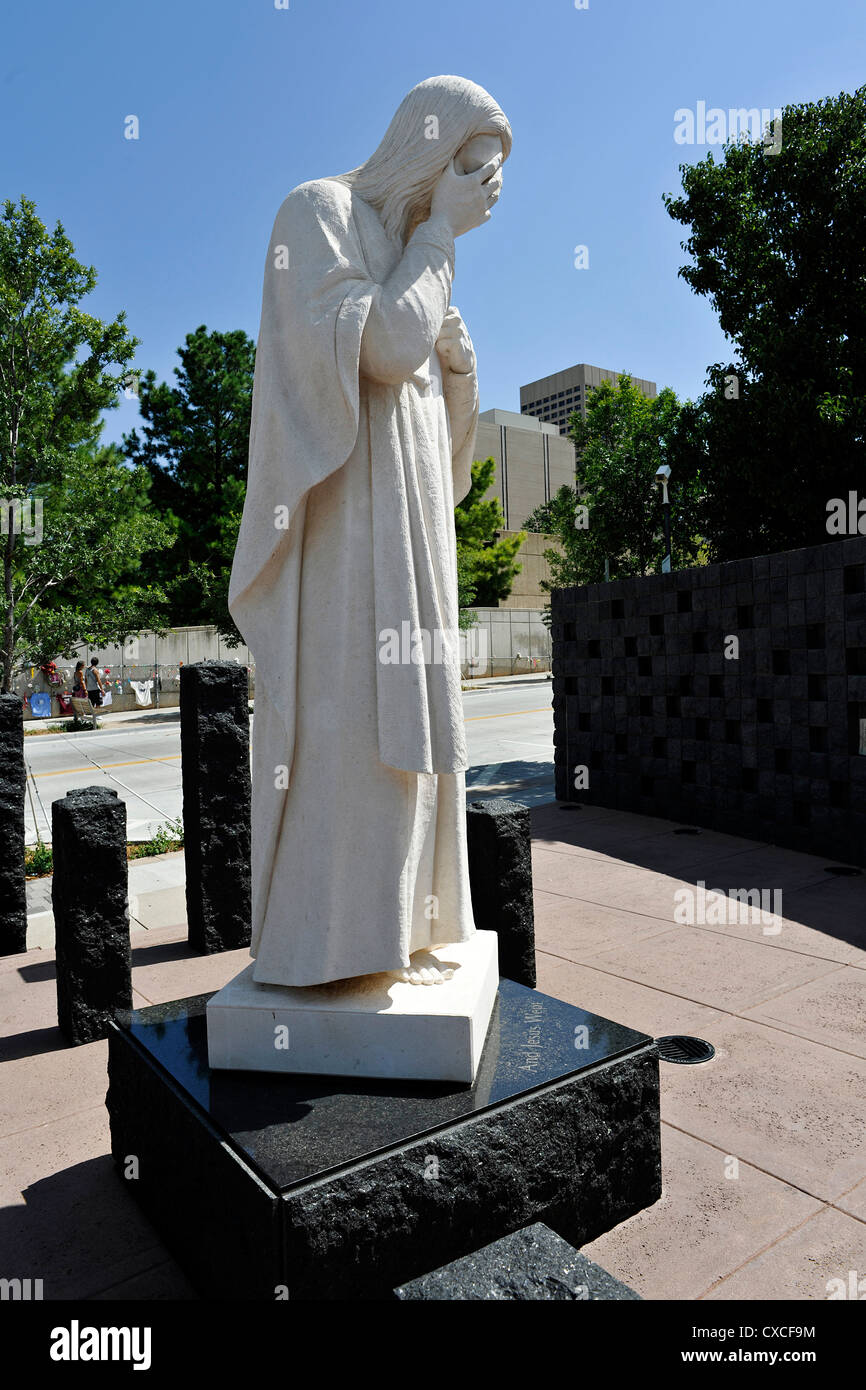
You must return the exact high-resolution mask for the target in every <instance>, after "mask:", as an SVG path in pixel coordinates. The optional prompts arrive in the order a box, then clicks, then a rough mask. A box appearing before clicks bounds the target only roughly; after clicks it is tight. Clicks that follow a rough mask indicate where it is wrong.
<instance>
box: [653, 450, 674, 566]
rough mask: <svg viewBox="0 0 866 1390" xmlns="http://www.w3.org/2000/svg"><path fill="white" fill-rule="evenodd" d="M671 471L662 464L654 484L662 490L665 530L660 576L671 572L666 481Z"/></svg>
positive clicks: (669, 501) (669, 513) (668, 498)
mask: <svg viewBox="0 0 866 1390" xmlns="http://www.w3.org/2000/svg"><path fill="white" fill-rule="evenodd" d="M670 476H671V470H670V468H669V467H668V465H667V464H666V463H663V464H662V465H661V466H660V467H659V468H658V470H657V471H656V482H657V483H660V484H661V489H662V517H663V519H664V528H665V553H664V557H663V559H662V574H670V572H671V499H670V497H669V496H668V479H669V478H670Z"/></svg>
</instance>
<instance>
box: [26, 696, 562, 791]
mask: <svg viewBox="0 0 866 1390" xmlns="http://www.w3.org/2000/svg"><path fill="white" fill-rule="evenodd" d="M549 709H550V706H549V705H545V707H544V708H543V709H512V710H506V711H505V712H504V713H503V714H473V715H472V717H471V718H470V719H467V720H465V721H464V722H465V723H466V724H477V723H478V722H479V720H481V719H515V718H516V717H517V715H519V714H546V713H547V711H548V710H549ZM179 757H180V753H171V754H169V755H168V756H167V757H164V758H133V759H132V760H131V761H130V762H127V763H99V764H98V766H97V767H94V765H93V763H90V764H88V766H87V767H61V768H60V769H59V770H58V771H57V772H35V773H34V774H33V775H34V777H66V776H68V775H70V774H71V773H73V772H91V771H100V770H101V769H102V768H106V767H141V766H143V764H144V763H170V762H174V760H175V759H176V758H179Z"/></svg>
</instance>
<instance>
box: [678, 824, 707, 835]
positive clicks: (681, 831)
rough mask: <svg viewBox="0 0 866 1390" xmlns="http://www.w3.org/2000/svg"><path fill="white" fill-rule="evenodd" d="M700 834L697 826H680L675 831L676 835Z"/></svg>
mask: <svg viewBox="0 0 866 1390" xmlns="http://www.w3.org/2000/svg"><path fill="white" fill-rule="evenodd" d="M700 833H701V832H700V830H698V827H697V826H696V825H680V826H678V827H677V829H676V830H675V831H674V834H675V835H700Z"/></svg>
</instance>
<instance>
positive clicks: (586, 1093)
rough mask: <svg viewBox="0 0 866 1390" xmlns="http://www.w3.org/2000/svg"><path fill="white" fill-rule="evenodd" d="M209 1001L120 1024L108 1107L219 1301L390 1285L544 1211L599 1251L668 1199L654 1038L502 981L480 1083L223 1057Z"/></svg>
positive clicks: (118, 1142)
mask: <svg viewBox="0 0 866 1390" xmlns="http://www.w3.org/2000/svg"><path fill="white" fill-rule="evenodd" d="M207 998H208V996H207V995H201V996H198V997H196V998H194V999H182V1000H176V1001H174V1002H172V1003H170V1004H165V1005H158V1006H155V1007H153V1008H148V1009H142V1010H140V1011H135V1012H131V1013H130V1014H128V1015H126V1016H124V1017H122V1018H121V1019H120V1020H119V1021H117V1022H115V1023H113V1024H112V1025H111V1029H110V1034H109V1063H108V1069H109V1091H108V1097H107V1102H106V1103H107V1105H108V1110H109V1114H110V1119H111V1146H112V1154H113V1157H114V1160H115V1164H116V1165H117V1169H118V1172H119V1174H120V1177H121V1180H122V1181H125V1182H126V1183H127V1184H128V1187H129V1190H130V1193H131V1195H133V1196H134V1197H136V1198H137V1200H138V1201H139V1202H140V1204H141V1206H142V1207H143V1209H144V1210H145V1212H146V1213H147V1214H148V1216H149V1217H150V1219H151V1220H152V1221H153V1224H154V1226H155V1227H156V1229H157V1231H158V1232H159V1234H160V1236H161V1238H162V1240H163V1241H164V1242H165V1244H166V1245H167V1246H168V1248H169V1249H170V1250H171V1251H172V1253H173V1254H174V1256H175V1257H176V1259H177V1260H178V1262H179V1263H180V1264H181V1265H182V1267H183V1269H184V1270H185V1271H186V1273H187V1275H188V1276H189V1278H190V1279H191V1281H192V1282H193V1284H194V1285H195V1286H196V1288H197V1289H198V1290H199V1292H200V1293H201V1294H202V1296H203V1297H206V1298H212V1299H269V1300H273V1299H275V1298H276V1299H279V1298H286V1297H287V1298H289V1299H369V1298H377V1299H391V1298H393V1297H394V1295H393V1290H394V1288H395V1287H397V1286H398V1285H400V1284H404V1283H406V1282H407V1281H409V1280H411V1279H414V1278H417V1277H418V1276H419V1275H421V1274H425V1273H426V1272H427V1271H428V1270H431V1269H436V1268H438V1267H440V1266H442V1265H445V1264H448V1263H450V1262H451V1261H452V1260H455V1259H458V1258H459V1257H460V1256H462V1255H466V1254H469V1253H471V1252H472V1251H476V1250H478V1249H479V1248H480V1247H481V1246H483V1245H487V1244H489V1243H490V1242H491V1241H494V1240H498V1239H499V1238H500V1237H502V1236H505V1235H508V1234H509V1233H511V1232H512V1231H516V1230H519V1229H520V1228H521V1227H524V1226H526V1225H529V1224H531V1223H533V1222H537V1221H544V1222H546V1224H547V1225H548V1226H550V1227H551V1228H552V1229H553V1230H555V1231H556V1232H558V1233H559V1234H560V1235H561V1236H562V1237H563V1238H564V1239H565V1240H568V1241H570V1242H571V1243H572V1244H573V1245H575V1246H581V1245H584V1244H586V1243H587V1242H588V1241H591V1240H593V1239H594V1238H595V1237H596V1236H598V1235H600V1234H601V1233H602V1232H604V1231H607V1230H609V1229H610V1228H611V1227H612V1226H615V1225H617V1224H618V1223H619V1222H620V1221H624V1220H625V1219H626V1217H628V1216H631V1215H633V1214H634V1213H635V1212H637V1211H640V1210H641V1208H643V1207H646V1206H648V1205H650V1204H651V1203H652V1202H655V1201H656V1200H657V1199H658V1197H659V1196H660V1195H661V1163H660V1145H659V1082H658V1059H657V1055H656V1051H655V1045H654V1043H653V1041H652V1039H651V1038H648V1037H647V1036H646V1035H645V1034H643V1033H636V1032H634V1031H633V1030H632V1029H630V1028H624V1027H621V1026H620V1025H619V1024H616V1023H611V1022H610V1021H609V1020H608V1019H603V1018H598V1017H597V1016H596V1015H594V1014H589V1013H585V1012H584V1011H583V1010H582V1009H577V1008H574V1007H573V1006H572V1005H570V1004H564V1003H562V1002H561V1001H559V1000H557V999H552V998H549V997H548V996H547V995H543V994H538V993H537V992H535V991H533V990H530V989H528V988H526V987H525V986H523V985H518V984H515V983H514V982H512V981H510V980H502V981H501V983H500V988H499V995H498V998H497V1003H496V1006H495V1008H494V1013H493V1018H492V1021H491V1025H490V1030H489V1033H488V1036H487V1043H486V1046H485V1049H484V1054H483V1056H482V1059H481V1064H480V1067H479V1072H478V1076H477V1078H476V1081H475V1083H474V1084H473V1085H472V1086H455V1085H454V1084H452V1083H448V1084H433V1083H430V1082H424V1083H412V1082H393V1081H368V1080H364V1081H361V1080H354V1079H352V1078H322V1077H310V1076H280V1075H276V1074H273V1073H268V1074H264V1073H256V1072H212V1071H211V1070H210V1068H209V1067H208V1062H207V1038H206V1020H205V1004H206V1001H207ZM132 1159H135V1160H136V1161H135V1162H132V1161H131V1160H132Z"/></svg>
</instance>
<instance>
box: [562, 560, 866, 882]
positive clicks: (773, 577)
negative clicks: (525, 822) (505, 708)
mask: <svg viewBox="0 0 866 1390" xmlns="http://www.w3.org/2000/svg"><path fill="white" fill-rule="evenodd" d="M552 609H553V627H552V635H553V708H554V725H555V732H554V743H555V747H556V755H555V756H556V794H557V798H558V799H559V800H560V801H578V802H579V801H585V802H589V803H591V804H594V805H602V806H612V807H619V808H621V809H624V810H629V811H638V812H641V813H643V814H644V815H657V816H665V817H669V818H670V819H674V820H682V821H687V822H690V823H694V824H698V825H704V826H711V827H714V828H716V829H719V830H725V831H729V832H731V833H733V834H738V835H745V836H748V837H750V838H755V839H765V840H769V841H772V842H773V843H775V844H786V845H791V846H793V847H795V848H797V849H803V850H810V851H813V852H815V853H818V854H825V855H829V856H832V858H833V859H844V860H850V861H851V862H853V863H857V864H864V863H866V755H864V754H861V753H860V752H859V749H860V747H866V742H864V739H866V537H861V536H857V537H853V538H852V539H850V540H845V541H841V542H838V541H837V542H831V543H829V544H827V545H822V546H815V547H812V548H810V549H807V550H792V551H787V552H784V553H782V554H779V555H769V556H766V555H765V556H759V557H757V558H755V559H751V560H735V561H731V562H730V563H728V564H724V565H710V566H706V567H702V568H697V569H690V570H681V571H679V572H677V573H674V574H670V575H654V576H650V577H649V578H647V579H624V580H617V581H615V582H614V583H611V584H590V585H587V586H586V587H584V588H579V589H577V588H576V589H559V590H556V591H555V592H554V594H553V603H552ZM728 637H736V638H737V639H738V641H739V657H738V659H735V660H732V659H727V658H726V656H725V646H726V639H727V638H728ZM861 721H862V722H861ZM578 766H584V767H586V768H587V770H588V771H587V774H586V775H587V777H588V786H587V787H586V788H585V789H582V790H578V789H576V788H575V785H574V783H575V768H576V767H578Z"/></svg>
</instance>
